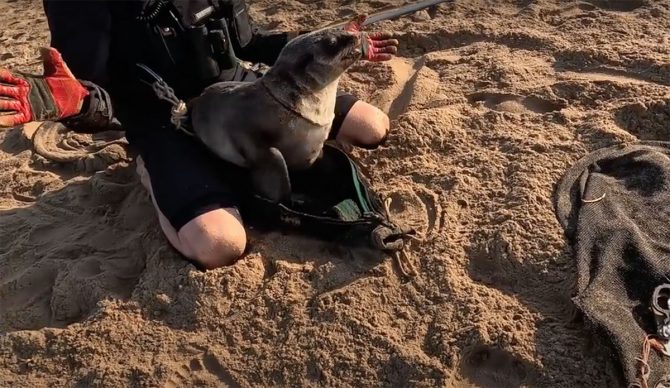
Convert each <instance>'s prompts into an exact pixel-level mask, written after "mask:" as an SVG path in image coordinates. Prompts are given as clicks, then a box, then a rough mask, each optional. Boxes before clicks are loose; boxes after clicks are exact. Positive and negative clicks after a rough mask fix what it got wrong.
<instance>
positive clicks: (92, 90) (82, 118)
mask: <svg viewBox="0 0 670 388" xmlns="http://www.w3.org/2000/svg"><path fill="white" fill-rule="evenodd" d="M79 82H80V83H81V84H82V85H83V86H84V87H85V88H86V89H87V90H88V92H89V95H88V97H87V98H86V99H85V100H84V105H83V106H82V108H81V112H80V113H79V114H78V115H76V116H72V117H68V118H67V119H65V120H63V124H64V125H66V126H67V127H69V128H71V129H73V130H74V131H77V132H89V133H91V132H100V131H105V130H110V129H118V128H112V126H113V123H112V120H113V119H114V109H113V107H112V100H111V98H110V97H109V94H108V93H107V91H106V90H105V89H103V88H101V87H100V86H98V85H96V84H95V83H93V82H90V81H85V80H79Z"/></svg>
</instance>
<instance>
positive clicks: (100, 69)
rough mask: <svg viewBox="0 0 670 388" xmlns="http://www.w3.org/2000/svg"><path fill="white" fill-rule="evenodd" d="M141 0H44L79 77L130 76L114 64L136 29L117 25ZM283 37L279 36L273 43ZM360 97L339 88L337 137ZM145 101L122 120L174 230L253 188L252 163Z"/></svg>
mask: <svg viewBox="0 0 670 388" xmlns="http://www.w3.org/2000/svg"><path fill="white" fill-rule="evenodd" d="M141 4H142V3H141V1H137V0H134V1H121V0H112V1H109V2H105V1H102V0H96V1H62V0H44V9H45V12H46V16H47V19H48V24H49V29H50V32H51V39H52V40H51V46H52V47H54V48H56V49H57V50H59V51H60V53H61V54H62V55H63V59H64V60H65V63H66V64H67V65H68V67H69V68H70V70H71V71H72V72H73V74H74V75H75V77H77V78H79V79H85V80H89V81H92V82H95V83H96V84H98V85H101V86H102V87H111V86H112V85H114V84H117V85H118V84H123V83H124V81H125V80H123V79H115V78H114V77H115V76H116V77H117V78H119V76H118V73H114V72H112V71H111V68H113V67H114V66H110V64H113V61H114V60H120V59H121V58H123V54H124V50H128V52H132V50H131V49H128V48H127V47H128V46H124V44H131V43H132V37H127V36H126V37H124V38H119V36H121V35H120V34H117V31H118V29H121V28H124V22H125V24H126V25H127V20H129V19H128V18H129V17H133V14H134V13H136V12H137V11H138V10H139V9H140V8H141ZM124 41H125V42H124ZM276 41H277V39H276V38H273V43H272V44H276ZM255 49H256V50H262V44H258V43H257V44H256V45H255ZM250 54H253V53H250ZM258 57H263V53H258ZM115 74H116V75H115ZM129 94H130V92H129ZM112 98H113V99H115V100H116V101H113V103H116V102H118V103H121V101H126V100H130V101H136V99H137V97H136V96H131V95H127V96H124V95H123V93H120V94H119V93H118V92H117V93H116V94H113V97H112ZM356 101H357V98H356V97H354V96H352V95H349V94H345V93H339V94H338V98H337V103H336V107H335V119H334V122H333V129H332V131H331V134H330V137H331V138H334V137H335V136H336V135H337V133H338V131H339V129H340V126H341V124H342V121H343V120H344V118H345V117H346V115H347V114H348V112H349V110H350V109H351V107H352V106H353V104H354V103H355V102H356ZM146 106H147V105H145V104H143V103H142V102H134V103H132V104H124V108H123V112H124V114H123V117H122V118H120V119H121V124H122V125H123V126H124V127H125V128H126V133H127V138H128V140H129V142H130V144H131V146H132V147H133V148H134V149H135V150H136V151H137V152H138V154H139V155H140V156H141V157H142V159H143V161H144V164H145V166H146V169H147V171H148V172H149V176H150V178H151V184H152V189H153V193H154V198H155V200H156V203H157V204H158V207H159V208H160V210H161V212H162V213H163V214H164V215H165V217H166V218H167V219H168V221H169V222H170V223H171V225H172V226H173V227H174V228H175V230H177V231H179V229H181V227H183V226H184V225H185V224H186V223H188V222H189V221H191V220H193V219H194V218H196V217H198V216H200V215H202V214H204V213H206V212H209V211H211V210H215V209H219V208H228V207H236V206H237V204H238V203H239V200H240V196H241V195H245V193H246V190H244V189H243V188H244V187H245V186H246V184H245V182H246V179H247V176H246V174H245V171H244V170H242V169H239V168H237V167H236V166H234V165H232V164H229V163H227V162H224V161H222V160H220V159H218V158H217V157H216V156H214V155H213V154H212V153H210V152H209V150H207V149H206V148H205V147H204V146H203V145H202V144H200V143H199V142H198V141H197V140H196V139H194V138H192V137H190V136H188V135H186V134H184V133H182V132H178V131H175V130H171V129H165V128H162V127H161V126H160V125H158V124H155V123H156V121H155V120H147V119H146V116H147V115H151V109H147V108H146ZM115 108H116V107H115Z"/></svg>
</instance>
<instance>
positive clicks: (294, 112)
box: [260, 79, 327, 127]
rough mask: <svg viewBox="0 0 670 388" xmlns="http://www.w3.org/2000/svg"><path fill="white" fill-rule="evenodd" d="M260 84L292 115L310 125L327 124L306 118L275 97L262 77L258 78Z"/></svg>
mask: <svg viewBox="0 0 670 388" xmlns="http://www.w3.org/2000/svg"><path fill="white" fill-rule="evenodd" d="M260 84H261V85H263V87H264V88H265V90H266V91H267V92H268V94H269V95H270V97H272V99H273V100H275V101H277V102H278V103H279V105H281V106H283V107H284V108H285V109H286V110H288V111H289V112H291V113H293V115H295V116H296V117H298V118H301V119H303V120H305V121H307V122H308V123H310V124H312V125H315V126H319V127H320V126H324V125H327V123H317V122H316V121H314V120H312V119H310V118H307V117H305V116H303V115H302V114H301V113H300V112H298V111H297V110H295V109H294V108H293V107H291V106H289V105H288V104H286V103H284V101H282V100H281V99H279V97H277V96H276V95H275V94H274V93H273V92H272V90H271V89H270V87H269V86H267V85H266V84H265V82H264V80H263V79H261V80H260Z"/></svg>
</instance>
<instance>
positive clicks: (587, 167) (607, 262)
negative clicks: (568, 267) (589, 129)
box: [554, 141, 670, 387]
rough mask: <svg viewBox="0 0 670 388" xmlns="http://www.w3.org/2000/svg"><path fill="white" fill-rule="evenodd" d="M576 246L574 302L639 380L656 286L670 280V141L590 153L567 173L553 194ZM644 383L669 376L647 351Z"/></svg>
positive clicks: (665, 362)
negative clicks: (647, 377)
mask: <svg viewBox="0 0 670 388" xmlns="http://www.w3.org/2000/svg"><path fill="white" fill-rule="evenodd" d="M554 206H555V211H556V216H557V218H558V220H559V222H560V223H561V225H562V226H563V228H564V229H565V234H566V237H567V238H568V239H569V241H570V244H571V245H572V247H573V254H574V257H575V260H576V265H577V273H578V279H577V289H576V291H575V296H574V298H573V301H574V302H575V304H576V305H577V307H578V308H579V309H580V310H581V311H582V312H583V313H584V314H585V316H586V318H588V321H589V322H590V323H591V324H593V325H594V327H595V329H596V333H597V334H600V335H602V337H601V338H603V339H605V340H606V341H607V342H609V343H610V344H611V348H612V350H613V353H612V354H611V356H613V357H615V358H616V359H617V360H618V361H619V362H620V366H621V371H622V375H621V377H623V379H624V380H625V384H626V385H628V384H631V383H636V382H638V374H639V373H638V371H639V369H640V364H639V362H638V361H637V360H636V357H640V356H641V354H642V346H643V341H644V338H645V335H646V334H655V333H656V326H655V321H654V316H653V312H652V310H651V299H652V294H653V292H654V288H655V287H656V286H658V285H660V284H662V283H670V280H669V279H670V143H668V142H657V141H645V142H637V143H634V144H627V145H618V146H613V147H608V148H603V149H600V150H597V151H595V152H592V153H591V154H589V155H587V156H585V157H584V158H582V159H580V160H579V161H577V162H576V163H575V164H574V165H573V166H572V167H570V168H569V169H568V171H566V173H565V175H564V176H563V177H562V178H561V179H560V181H559V182H558V185H557V187H556V191H555V196H554ZM649 366H650V369H651V373H650V375H649V380H648V382H649V387H654V386H655V384H656V382H657V381H658V380H659V379H660V378H661V377H662V376H664V375H666V374H670V357H666V356H662V357H661V355H660V354H659V353H657V352H656V351H654V350H653V349H652V350H651V352H650V354H649Z"/></svg>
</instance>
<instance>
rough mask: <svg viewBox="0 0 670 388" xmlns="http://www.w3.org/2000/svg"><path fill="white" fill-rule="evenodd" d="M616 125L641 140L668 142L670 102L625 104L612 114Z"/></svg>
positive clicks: (669, 138)
mask: <svg viewBox="0 0 670 388" xmlns="http://www.w3.org/2000/svg"><path fill="white" fill-rule="evenodd" d="M614 119H615V122H616V123H617V125H619V127H621V128H622V129H623V130H625V131H626V132H628V133H630V134H632V135H634V136H637V137H638V138H639V139H641V140H662V141H668V140H670V100H666V99H662V100H656V101H650V102H644V103H643V102H635V103H632V104H627V105H624V106H622V107H620V108H619V109H617V110H616V111H615V112H614Z"/></svg>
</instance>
